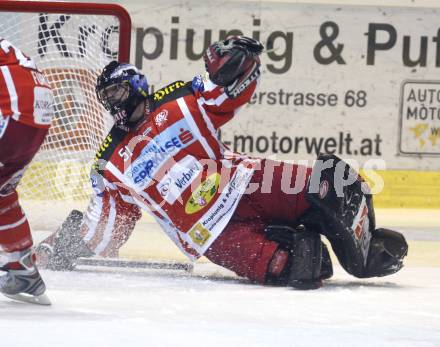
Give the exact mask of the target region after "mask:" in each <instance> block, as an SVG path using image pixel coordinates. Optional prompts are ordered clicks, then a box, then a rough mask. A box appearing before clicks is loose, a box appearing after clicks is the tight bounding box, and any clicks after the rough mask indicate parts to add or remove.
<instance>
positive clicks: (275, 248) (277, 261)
mask: <svg viewBox="0 0 440 347" xmlns="http://www.w3.org/2000/svg"><path fill="white" fill-rule="evenodd" d="M263 164H264V163H263ZM273 164H276V165H273ZM268 167H269V170H268V171H265V169H266V170H267V168H268ZM283 175H284V176H283ZM309 175H310V170H309V169H307V168H304V167H301V168H298V166H296V165H291V164H287V163H275V162H272V163H270V165H263V166H262V169H260V170H257V171H256V173H255V174H254V176H253V178H252V180H251V184H250V187H251V188H252V187H256V188H257V189H252V192H250V193H249V194H247V195H244V196H243V197H242V199H241V201H240V203H239V205H238V207H237V209H236V211H235V213H234V216H233V218H232V219H231V221H230V222H229V223H228V225H227V227H226V228H225V229H224V230H223V232H222V233H221V235H220V236H219V238H218V239H217V240H216V241H215V242H214V243H213V244H212V246H211V247H210V248H209V249H208V251H207V252H206V253H205V256H206V257H207V258H208V259H210V260H211V261H212V262H214V263H216V264H218V265H221V266H223V267H226V268H228V269H230V270H232V271H234V272H236V273H237V274H238V275H240V276H243V277H246V278H249V279H251V280H254V281H256V282H258V283H270V284H279V285H290V286H293V287H297V288H302V289H311V288H318V287H319V286H320V285H321V283H322V279H326V278H329V277H331V275H332V266H331V261H330V257H329V254H328V251H327V249H326V247H325V245H324V244H323V243H322V242H321V240H320V235H319V234H318V233H316V232H314V231H312V230H307V229H305V228H304V226H301V225H299V217H300V216H301V215H303V214H304V212H305V211H307V210H308V209H309V208H310V204H309V203H308V202H307V201H306V197H305V187H306V180H307V177H308V176H309ZM282 176H283V178H282ZM298 179H299V180H303V181H304V183H303V184H302V185H301V186H299V187H297V188H296V190H297V193H296V194H293V193H292V189H293V187H294V186H295V184H296V183H295V182H296V180H298ZM248 192H249V191H248Z"/></svg>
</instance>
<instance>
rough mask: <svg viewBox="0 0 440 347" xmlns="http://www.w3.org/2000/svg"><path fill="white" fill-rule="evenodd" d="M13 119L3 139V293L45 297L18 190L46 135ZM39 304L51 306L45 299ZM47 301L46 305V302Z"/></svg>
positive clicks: (0, 199) (0, 196)
mask: <svg viewBox="0 0 440 347" xmlns="http://www.w3.org/2000/svg"><path fill="white" fill-rule="evenodd" d="M46 132H47V130H46V129H37V128H32V127H29V126H26V125H23V124H20V123H17V122H15V121H13V120H9V122H8V125H7V128H6V129H5V131H4V132H3V134H2V136H1V138H0V270H2V271H3V272H5V274H4V275H3V276H1V277H0V292H2V293H4V294H6V295H16V294H20V293H26V294H30V295H33V296H36V297H39V296H41V295H42V294H43V293H44V291H45V285H44V282H43V280H42V279H41V277H40V275H39V273H38V270H37V268H36V266H35V257H34V255H33V252H32V245H33V241H32V236H31V231H30V227H29V223H28V221H27V218H26V215H25V214H24V212H23V210H22V208H21V206H20V204H19V201H18V194H17V192H16V187H17V185H18V183H19V181H20V179H21V177H22V176H23V173H24V170H25V167H26V166H27V165H28V164H29V162H30V161H31V160H32V158H33V156H34V155H35V153H36V152H37V150H38V148H39V147H40V145H41V143H42V142H43V140H44V137H45V135H46ZM41 300H42V301H41V302H39V303H43V304H44V303H47V302H46V301H44V300H43V299H41ZM43 301H44V302H43Z"/></svg>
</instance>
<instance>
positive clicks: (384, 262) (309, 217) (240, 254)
mask: <svg viewBox="0 0 440 347" xmlns="http://www.w3.org/2000/svg"><path fill="white" fill-rule="evenodd" d="M262 50H263V46H262V45H261V43H260V42H258V41H255V40H253V39H250V38H246V37H231V38H229V39H227V40H225V41H221V42H216V43H214V44H212V45H211V46H210V47H209V48H208V49H207V51H206V52H205V55H204V61H205V66H206V70H207V77H205V78H202V77H201V76H196V77H195V78H194V79H193V80H192V81H191V82H182V81H177V82H174V83H171V84H169V85H167V86H166V87H164V88H162V89H160V90H158V91H156V92H155V93H154V94H152V95H148V84H147V80H146V78H145V76H144V75H142V74H141V73H140V72H139V71H138V70H137V69H136V67H134V66H132V65H129V64H120V63H117V62H112V63H110V64H109V65H107V66H106V67H105V68H104V70H103V72H102V74H101V75H100V77H99V78H98V81H97V87H96V90H97V96H98V99H99V100H100V101H101V103H102V104H103V105H104V107H105V108H106V109H107V110H108V111H109V112H110V113H111V114H112V115H113V117H114V118H115V125H114V127H113V128H112V130H111V131H110V133H109V134H108V136H107V137H106V139H105V140H104V142H103V145H102V147H101V148H100V150H99V151H98V153H97V155H96V158H95V163H94V165H93V168H92V173H91V180H92V186H93V188H94V190H95V196H94V198H93V200H92V202H91V204H90V206H89V208H88V209H87V211H86V212H85V213H84V215H83V214H82V213H80V212H77V211H76V212H73V213H72V214H71V215H70V216H69V218H68V219H67V221H66V222H65V223H64V224H63V226H62V227H61V228H60V229H59V231H58V232H57V233H55V234H54V235H52V236H51V237H50V238H48V239H47V240H45V241H44V242H43V243H42V244H41V245H40V247H39V254H40V256H41V262H42V263H44V264H45V265H46V266H48V267H50V268H53V269H71V268H72V267H74V265H75V260H76V259H77V258H78V257H81V256H92V255H100V256H104V257H106V256H115V255H117V250H118V249H119V248H120V247H121V246H122V245H123V244H124V242H125V241H126V240H127V239H128V238H129V236H130V233H131V231H132V230H133V228H134V226H135V224H136V221H137V220H138V219H139V218H140V216H141V210H146V211H149V213H151V215H152V216H153V217H154V219H155V220H156V221H157V223H158V224H159V225H160V226H161V227H162V229H163V230H164V232H165V233H166V234H167V235H168V236H169V237H170V238H171V240H173V241H174V242H175V243H176V245H177V246H178V247H179V248H180V249H181V251H182V252H183V253H185V254H186V255H187V256H188V257H189V258H190V259H197V258H199V257H200V256H202V255H204V256H206V257H207V258H208V259H209V260H211V261H212V262H214V263H216V264H219V265H221V266H223V267H225V268H228V269H230V270H232V271H234V272H235V273H237V274H238V275H239V276H243V277H246V278H248V279H250V280H252V281H254V282H257V283H261V284H273V285H286V286H292V287H295V288H301V289H311V288H318V287H320V286H321V285H322V281H323V280H324V279H327V278H329V277H331V276H332V264H331V259H330V257H329V252H328V250H327V248H326V246H325V245H324V243H323V242H322V241H321V237H322V236H325V237H327V238H328V240H329V241H330V244H331V246H332V248H333V250H334V252H335V253H336V255H337V258H338V260H339V262H340V263H341V265H342V266H343V267H344V268H345V270H347V271H348V272H349V273H351V274H353V275H354V276H356V277H372V276H384V275H388V274H391V273H394V272H396V271H398V270H399V269H400V268H401V267H402V259H403V258H404V256H405V255H406V252H407V244H406V242H405V239H404V238H403V236H402V235H401V234H400V233H397V232H395V231H391V230H385V229H376V226H375V220H374V209H373V204H372V198H371V195H370V194H369V192H368V186H367V185H366V183H365V182H363V180H362V179H361V177H359V176H358V174H357V173H355V172H354V171H353V170H352V169H351V168H350V167H349V166H348V165H347V164H346V163H344V162H343V161H342V160H340V159H339V158H337V157H335V156H328V155H321V156H320V157H319V158H318V160H317V161H316V164H315V166H314V167H313V168H312V169H310V168H307V167H304V166H298V165H294V164H289V163H286V162H278V161H273V160H268V159H258V158H253V157H250V156H247V155H238V154H234V153H231V152H229V151H228V150H227V148H225V146H224V145H223V144H222V143H221V142H220V141H219V139H218V137H217V130H218V129H219V128H220V127H221V126H223V125H224V124H225V123H227V122H228V121H230V120H232V119H233V118H234V117H237V116H238V115H237V114H238V111H239V109H240V108H242V107H244V106H245V105H246V104H247V102H248V101H249V100H250V98H251V96H252V95H253V93H254V91H255V88H256V86H257V83H258V80H259V78H260V57H259V56H260V54H261V52H262ZM267 116H268V117H273V115H267Z"/></svg>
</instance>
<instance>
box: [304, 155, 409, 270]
mask: <svg viewBox="0 0 440 347" xmlns="http://www.w3.org/2000/svg"><path fill="white" fill-rule="evenodd" d="M308 191H309V193H308V194H307V199H308V200H309V201H310V203H311V204H312V206H313V208H311V209H310V210H308V212H307V213H306V214H305V215H304V216H303V217H302V222H303V223H304V224H305V225H306V226H307V227H309V228H312V229H314V230H316V231H318V232H319V233H321V234H323V235H325V236H326V237H327V238H328V239H329V241H330V243H331V245H332V248H333V250H334V252H335V253H336V256H337V257H338V260H339V262H340V263H341V265H342V266H343V267H344V269H345V270H346V271H347V272H349V273H350V274H352V275H354V276H356V277H360V278H365V277H374V276H385V275H389V274H392V273H394V272H396V271H398V270H400V269H401V268H402V266H403V258H404V257H405V256H406V254H407V251H408V245H407V243H406V241H405V238H404V237H403V235H402V234H400V233H398V232H396V231H392V230H387V229H376V225H375V216H374V208H373V201H372V196H371V194H370V193H369V188H368V186H367V185H366V183H365V182H363V180H362V179H361V177H360V176H359V175H358V174H357V173H356V172H354V170H352V169H351V168H350V167H349V166H348V165H347V164H346V163H345V162H343V161H342V160H340V159H339V158H337V157H336V156H332V155H331V156H330V155H321V156H320V157H319V158H318V161H317V164H316V165H315V166H314V168H313V171H312V175H311V179H310V186H309V188H308Z"/></svg>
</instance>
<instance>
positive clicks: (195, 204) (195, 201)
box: [185, 172, 220, 214]
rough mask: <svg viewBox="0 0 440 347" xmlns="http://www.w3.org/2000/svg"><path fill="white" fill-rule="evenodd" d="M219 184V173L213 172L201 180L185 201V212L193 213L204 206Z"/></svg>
mask: <svg viewBox="0 0 440 347" xmlns="http://www.w3.org/2000/svg"><path fill="white" fill-rule="evenodd" d="M219 185H220V174H219V173H217V172H216V173H213V174H212V175H210V176H208V178H206V180H205V181H203V182H202V183H201V184H200V185H199V186H198V187H197V188H196V190H195V191H194V192H193V193H192V194H191V197H190V198H189V200H188V201H187V202H186V205H185V212H186V214H193V213H196V212H198V211H200V210H201V209H203V208H205V207H206V206H207V205H208V204H209V203H210V201H211V200H212V198H213V197H214V195H215V193H216V192H217V189H218V187H219Z"/></svg>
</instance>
